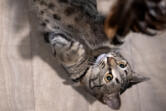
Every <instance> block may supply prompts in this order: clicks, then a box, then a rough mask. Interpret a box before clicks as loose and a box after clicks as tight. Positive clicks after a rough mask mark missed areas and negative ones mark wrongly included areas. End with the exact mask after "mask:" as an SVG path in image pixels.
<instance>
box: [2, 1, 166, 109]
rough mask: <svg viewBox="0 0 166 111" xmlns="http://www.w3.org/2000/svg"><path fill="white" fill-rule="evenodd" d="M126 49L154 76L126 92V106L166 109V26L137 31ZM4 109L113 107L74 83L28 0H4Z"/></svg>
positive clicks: (134, 62)
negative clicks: (148, 34) (154, 33)
mask: <svg viewBox="0 0 166 111" xmlns="http://www.w3.org/2000/svg"><path fill="white" fill-rule="evenodd" d="M121 51H122V52H123V55H124V56H125V57H126V58H127V59H128V60H129V62H130V63H131V64H132V66H133V68H134V70H135V71H136V72H138V73H140V74H143V75H145V76H147V77H150V78H151V79H150V80H149V81H147V82H144V83H141V84H139V85H136V86H135V87H132V88H131V89H129V90H127V91H126V92H125V93H124V94H123V95H122V107H121V109H120V111H165V109H166V32H159V34H158V35H157V36H156V37H146V36H145V35H141V34H135V33H131V34H129V35H128V37H127V39H126V42H125V44H124V45H123V46H122V49H121ZM0 111H112V110H111V109H110V108H108V107H107V106H106V105H103V104H102V103H100V102H98V101H96V100H95V99H94V98H93V97H92V96H90V95H89V94H88V93H86V92H85V91H84V90H82V89H81V88H74V87H72V85H71V82H70V79H69V78H68V76H67V74H66V73H65V71H64V70H63V69H62V68H61V66H60V65H58V63H57V61H56V59H55V57H53V56H52V54H51V51H50V48H49V46H48V45H47V44H45V43H44V40H43V37H42V34H41V32H40V31H39V30H38V19H37V18H36V15H35V14H34V13H33V11H32V9H31V4H30V3H29V1H28V0H0Z"/></svg>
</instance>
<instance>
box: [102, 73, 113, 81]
mask: <svg viewBox="0 0 166 111" xmlns="http://www.w3.org/2000/svg"><path fill="white" fill-rule="evenodd" d="M112 79H113V75H112V74H110V73H106V75H105V77H104V80H105V82H106V83H108V82H110V81H111V80H112Z"/></svg>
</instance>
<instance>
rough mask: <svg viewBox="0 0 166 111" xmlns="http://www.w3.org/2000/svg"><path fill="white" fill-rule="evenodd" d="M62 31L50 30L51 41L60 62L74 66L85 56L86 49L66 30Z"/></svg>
mask: <svg viewBox="0 0 166 111" xmlns="http://www.w3.org/2000/svg"><path fill="white" fill-rule="evenodd" d="M60 32H61V33H60ZM60 32H50V33H49V34H48V37H49V38H48V39H49V43H50V44H51V47H52V49H53V53H54V54H55V53H56V56H57V58H58V59H59V60H60V62H61V63H62V64H63V65H65V66H72V65H74V64H76V63H77V62H78V61H80V60H81V59H82V58H83V57H84V56H85V50H84V48H83V45H82V44H80V43H79V42H78V41H75V40H74V39H71V37H70V36H69V35H67V34H66V33H65V32H62V31H60Z"/></svg>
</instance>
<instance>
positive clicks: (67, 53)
mask: <svg viewBox="0 0 166 111" xmlns="http://www.w3.org/2000/svg"><path fill="white" fill-rule="evenodd" d="M84 54H85V50H84V48H83V45H82V44H80V43H79V42H73V43H71V44H70V46H69V47H67V48H65V50H64V52H62V53H61V55H60V57H61V60H62V61H63V62H64V63H66V64H70V65H73V64H76V63H77V62H78V61H79V60H80V59H81V58H82V57H84Z"/></svg>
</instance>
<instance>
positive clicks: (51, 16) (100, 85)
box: [33, 0, 147, 109]
mask: <svg viewBox="0 0 166 111" xmlns="http://www.w3.org/2000/svg"><path fill="white" fill-rule="evenodd" d="M33 4H34V8H35V10H37V15H38V17H39V19H40V22H41V25H42V26H43V30H44V32H45V34H44V36H45V39H46V41H47V42H48V43H49V44H50V46H51V48H52V51H53V53H54V54H55V56H56V57H57V58H58V60H59V61H60V63H61V64H62V65H63V67H64V68H65V70H66V71H67V72H68V74H69V76H70V78H71V79H72V80H73V81H74V82H76V83H80V85H83V86H85V87H86V90H87V91H88V92H89V93H90V94H92V95H93V96H94V97H96V99H98V100H99V101H101V102H102V103H104V104H107V105H108V106H109V107H111V108H113V109H119V108H120V105H121V101H120V94H122V93H123V92H124V91H125V90H126V89H127V88H129V87H131V86H132V85H134V84H137V83H140V82H143V81H145V80H147V78H146V77H143V76H141V75H138V74H136V73H134V71H133V70H132V69H131V66H130V64H129V63H128V62H127V60H126V59H125V58H124V57H123V56H122V55H121V54H120V53H119V52H118V50H117V49H115V48H113V47H112V45H110V43H109V42H108V39H107V38H106V36H105V34H104V30H102V29H103V28H102V27H104V26H103V22H102V17H101V16H100V15H99V14H98V12H97V10H96V1H95V0H33Z"/></svg>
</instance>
